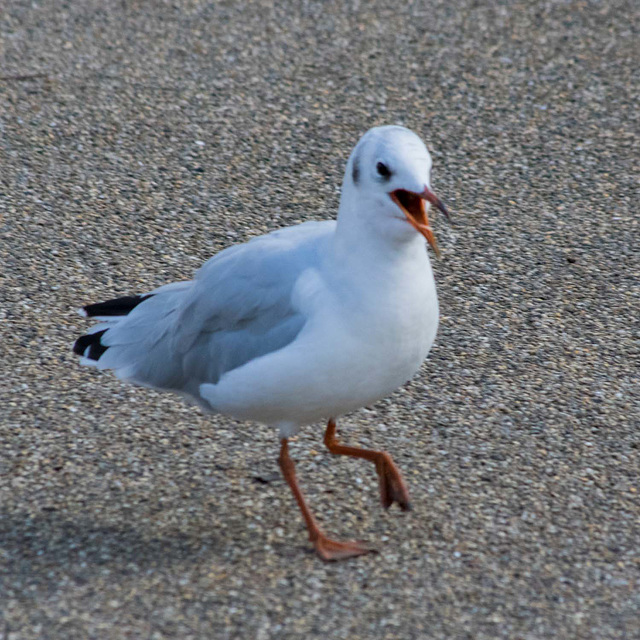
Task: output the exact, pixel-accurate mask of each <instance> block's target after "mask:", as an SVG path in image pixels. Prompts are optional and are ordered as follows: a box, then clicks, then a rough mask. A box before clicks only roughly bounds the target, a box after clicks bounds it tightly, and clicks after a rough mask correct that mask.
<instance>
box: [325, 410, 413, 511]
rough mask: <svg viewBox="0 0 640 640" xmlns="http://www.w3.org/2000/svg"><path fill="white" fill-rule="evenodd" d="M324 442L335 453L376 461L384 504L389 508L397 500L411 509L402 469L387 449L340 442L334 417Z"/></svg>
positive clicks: (381, 498) (381, 497) (401, 505)
mask: <svg viewBox="0 0 640 640" xmlns="http://www.w3.org/2000/svg"><path fill="white" fill-rule="evenodd" d="M324 444H325V446H326V447H327V449H329V451H331V453H333V454H334V455H342V456H353V457H354V458H364V459H365V460H370V461H371V462H373V463H375V465H376V471H377V472H378V479H379V481H380V500H381V502H382V506H383V507H384V508H385V509H388V508H389V507H390V506H391V505H392V504H393V503H394V502H397V503H398V504H399V505H400V508H401V509H402V510H403V511H411V502H410V501H409V492H408V491H407V487H406V485H405V483H404V480H403V479H402V476H401V475H400V471H398V467H396V465H395V463H394V461H393V459H392V458H391V456H390V455H389V454H388V453H387V452H386V451H371V450H370V449H358V448H357V447H347V446H345V445H343V444H339V443H338V439H337V438H336V421H335V420H334V419H333V418H332V419H331V420H329V424H327V430H326V432H325V434H324Z"/></svg>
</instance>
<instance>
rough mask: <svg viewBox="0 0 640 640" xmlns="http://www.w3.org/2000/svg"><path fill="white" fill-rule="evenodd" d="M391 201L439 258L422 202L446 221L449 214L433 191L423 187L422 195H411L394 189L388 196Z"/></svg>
mask: <svg viewBox="0 0 640 640" xmlns="http://www.w3.org/2000/svg"><path fill="white" fill-rule="evenodd" d="M389 195H390V196H391V199H392V200H393V201H394V202H395V203H396V204H397V205H398V206H399V207H400V208H401V209H402V211H403V213H404V215H405V216H407V220H408V221H409V222H410V223H411V225H412V226H413V228H414V229H415V230H416V231H418V232H420V233H421V234H422V235H423V236H424V237H425V238H426V239H427V242H428V243H429V244H430V245H431V248H432V249H433V250H434V251H435V254H436V256H438V258H439V257H440V249H438V243H437V242H436V237H435V235H434V233H433V229H432V228H431V226H430V225H429V218H428V217H427V210H426V207H425V204H424V201H425V200H426V201H427V202H429V203H431V204H432V205H433V206H434V207H436V208H437V209H438V210H439V211H441V212H442V213H444V215H445V216H446V218H447V220H449V212H448V211H447V209H446V208H445V206H444V205H443V204H442V202H441V201H440V199H439V198H438V197H437V196H436V194H435V193H433V191H431V190H430V189H429V188H427V187H425V190H424V191H423V192H422V193H413V192H412V191H405V190H404V189H396V190H395V191H392V192H391V193H390V194H389Z"/></svg>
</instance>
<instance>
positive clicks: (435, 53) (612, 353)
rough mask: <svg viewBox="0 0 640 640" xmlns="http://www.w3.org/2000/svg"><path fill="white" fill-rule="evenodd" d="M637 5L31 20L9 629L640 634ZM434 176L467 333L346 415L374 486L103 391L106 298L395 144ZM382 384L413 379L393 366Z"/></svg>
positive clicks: (12, 196) (0, 569) (11, 366)
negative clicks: (306, 517)
mask: <svg viewBox="0 0 640 640" xmlns="http://www.w3.org/2000/svg"><path fill="white" fill-rule="evenodd" d="M638 15H639V14H638V5H637V4H635V3H632V2H630V1H629V2H625V1H623V0H611V1H610V2H598V1H596V0H593V1H589V0H581V1H572V0H566V1H560V0H558V1H553V0H550V1H548V2H529V3H526V2H520V3H517V4H516V3H512V2H503V3H500V5H499V6H496V3H490V2H482V1H480V2H478V1H476V0H446V1H445V0H433V1H430V2H425V3H418V2H414V3H391V4H390V3H388V2H378V1H371V0H369V1H368V2H366V3H365V2H358V1H357V0H353V1H352V2H346V3H339V2H314V1H309V2H306V1H305V2H281V1H279V2H277V3H276V2H272V1H269V0H264V1H261V2H251V3H249V2H231V1H226V2H220V3H214V2H210V1H209V2H198V1H197V0H190V1H189V0H174V1H172V2H168V1H166V2H150V1H145V0H131V1H130V2H129V1H126V0H121V1H119V2H115V1H106V2H105V1H102V0H101V1H100V2H98V1H96V0H92V1H89V0H87V1H84V2H71V1H70V0H69V1H61V0H58V1H53V0H39V1H38V2H31V1H17V0H9V1H8V3H5V4H4V5H3V9H2V16H1V21H0V29H1V32H0V37H1V45H2V58H1V59H0V60H1V62H0V65H1V66H0V76H1V77H0V264H2V270H1V272H0V300H1V303H0V321H1V322H0V357H1V367H2V369H1V370H2V380H0V406H1V407H2V409H1V410H0V411H1V412H2V419H1V423H0V425H1V431H0V639H1V640H23V639H24V640H26V639H30V638H46V639H48V638H51V639H53V638H55V639H65V640H72V639H76V638H77V639H86V638H96V639H99V640H108V639H124V638H127V639H129V638H131V639H139V638H144V639H146V638H149V639H152V640H158V639H162V638H180V639H184V640H187V639H192V638H193V639H195V638H215V639H218V638H220V639H225V638H229V639H235V638H249V639H256V640H266V639H269V638H275V637H277V638H283V639H294V638H304V639H313V638H323V639H326V638H331V639H333V638H336V639H343V638H344V639H349V640H357V639H373V638H375V639H413V638H426V639H431V638H434V639H440V638H443V639H444V638H447V639H450V638H452V639H469V640H481V639H487V640H494V639H498V638H508V639H516V640H546V639H549V638H561V639H582V638H593V639H598V640H602V639H608V638H621V639H622V638H624V639H632V638H638V637H640V555H639V549H640V527H639V525H640V505H639V500H640V497H639V496H640V481H639V479H638V469H639V468H640V451H639V440H640V431H639V430H638V422H639V417H640V410H639V404H640V403H639V389H638V382H637V377H636V376H637V374H638V368H637V367H638V354H639V341H638V338H639V337H640V333H639V328H638V317H639V313H640V309H639V307H640V291H639V285H638V283H639V281H640V261H639V255H640V249H639V247H638V226H639V225H638V213H637V212H638V201H637V200H635V202H633V195H634V189H636V188H637V182H636V180H637V176H638V150H639V146H640V145H639V142H638V135H637V132H638V99H639V95H638V94H639V92H638V67H639V66H640V59H639V58H640V56H638V49H637V42H638V37H639V36H638V29H637V25H638V21H637V20H638ZM382 123H403V124H405V125H406V126H409V127H411V128H413V129H414V130H416V131H417V132H419V133H420V134H421V135H422V136H423V137H424V139H425V140H427V142H428V144H429V146H430V147H431V148H432V149H433V152H434V164H435V170H434V187H435V189H436V191H437V193H439V194H440V195H441V196H442V197H443V199H444V200H445V201H446V202H447V203H448V205H449V206H450V209H451V211H452V213H453V215H454V217H455V222H456V224H455V226H454V227H452V228H448V227H446V225H444V224H442V222H441V220H437V221H436V230H437V233H438V236H439V240H440V245H441V247H442V249H443V252H444V258H443V259H442V260H441V261H439V262H438V263H437V264H436V265H435V269H436V277H437V280H438V286H439V293H440V300H441V310H442V314H443V315H442V324H441V330H440V332H439V336H438V339H437V345H436V347H435V349H434V351H433V352H432V354H431V356H430V358H429V360H428V361H427V363H426V364H425V366H424V367H423V369H422V371H421V373H420V375H418V376H417V377H416V378H415V379H414V380H413V381H412V382H411V383H409V384H408V385H406V386H405V388H403V389H401V390H400V391H398V392H397V393H396V394H395V395H394V396H392V397H391V398H389V399H388V400H386V401H383V402H381V403H379V404H378V405H376V406H375V407H370V408H368V409H365V410H362V411H360V412H358V413H357V414H354V415H350V416H347V417H346V418H344V419H343V420H342V423H341V424H342V433H343V435H344V436H345V440H346V441H348V442H350V443H354V444H358V443H360V444H362V445H369V446H375V447H380V448H386V449H387V450H388V451H390V452H391V453H392V454H393V455H394V457H395V458H396V460H397V462H398V463H399V465H400V467H401V468H402V469H403V470H404V472H405V474H406V479H407V481H408V484H409V486H410V489H411V491H412V497H413V502H414V507H415V508H414V511H413V512H412V513H410V514H404V513H401V512H400V511H399V510H397V508H394V509H392V510H391V511H390V512H389V513H385V512H383V510H382V509H381V508H380V507H379V505H378V495H377V486H376V478H375V474H374V472H373V469H372V468H371V467H370V465H368V464H366V463H364V462H361V461H357V460H348V459H343V458H340V459H337V458H332V457H331V456H330V455H328V454H327V453H326V452H325V450H324V448H323V447H322V444H321V434H322V431H321V427H320V425H319V426H318V427H317V428H308V429H307V430H305V431H304V432H303V433H302V434H301V435H300V437H299V438H298V439H297V441H296V442H295V443H294V444H293V452H294V455H295V456H296V458H297V460H298V470H299V473H300V476H301V479H302V482H303V485H304V487H305V490H306V491H307V494H308V496H309V498H310V501H311V503H312V505H313V506H314V508H315V509H316V510H317V513H318V516H319V518H320V519H321V521H322V522H323V523H324V524H325V526H326V527H327V529H328V530H329V531H332V532H334V533H336V534H337V535H340V536H343V537H359V538H364V539H366V540H369V541H372V542H376V543H377V544H379V548H380V553H379V554H378V555H376V556H368V557H362V558H357V559H354V560H351V561H348V562H343V563H339V564H323V563H322V562H321V561H320V560H318V559H317V558H316V557H315V556H314V555H313V553H311V551H310V549H309V545H308V544H307V541H306V535H305V532H304V528H303V525H302V521H301V518H300V517H299V514H298V511H297V509H296V506H295V504H294V502H293V499H292V496H291V494H290V492H289V490H288V489H287V487H286V485H285V484H284V481H283V480H282V479H281V477H280V475H279V473H278V469H277V463H276V456H277V448H278V447H277V439H276V435H275V434H274V433H273V432H272V431H270V430H269V429H266V428H259V427H256V426H255V425H251V424H245V423H235V422H233V421H232V420H229V419H226V418H222V417H214V418H209V417H206V416H204V415H202V414H201V413H199V411H198V410H196V409H193V408H190V407H188V406H186V405H185V404H183V403H182V402H181V401H180V400H178V399H177V398H175V397H173V396H170V395H161V394H158V393H155V392H153V391H149V390H145V389H138V388H132V387H129V386H126V385H123V384H121V383H120V382H118V381H117V380H116V379H115V378H114V377H113V376H111V375H108V374H99V373H96V372H95V371H92V370H88V369H85V368H80V367H79V366H78V364H77V362H76V359H75V357H74V356H73V354H72V353H71V351H70V346H71V343H72V341H73V339H74V338H75V337H77V336H78V335H79V333H80V332H81V331H82V330H83V329H84V328H85V327H86V324H85V322H84V321H83V320H82V319H81V318H80V317H79V316H78V315H77V314H76V313H75V309H76V308H77V307H78V306H79V305H80V304H82V303H87V302H92V301H99V300H102V299H105V298H108V297H111V296H115V295H124V294H128V293H133V292H141V291H145V290H149V289H151V288H153V287H156V286H158V285H160V284H162V283H165V282H167V281H170V280H174V279H184V278H189V277H190V276H191V274H192V273H193V271H194V269H195V268H196V267H197V266H198V265H199V264H200V263H201V262H202V261H204V260H205V259H206V258H207V257H209V256H210V255H212V254H213V253H215V252H216V251H218V250H220V249H222V248H223V247H225V246H228V245H230V244H233V243H235V242H240V241H243V240H245V239H247V238H249V237H251V236H254V235H258V234H261V233H264V232H266V231H268V230H270V229H275V228H277V227H280V226H284V225H290V224H294V223H296V222H299V221H301V220H306V219H326V218H330V217H332V216H334V215H335V211H336V207H337V201H338V194H339V187H340V181H341V177H342V171H343V168H344V163H345V161H346V158H347V157H348V154H349V152H350V150H351V148H352V146H353V144H354V143H355V141H356V140H357V138H358V136H359V135H360V134H361V133H362V132H364V131H365V130H366V129H368V128H369V127H370V126H373V125H375V124H382ZM381 366H383V363H381Z"/></svg>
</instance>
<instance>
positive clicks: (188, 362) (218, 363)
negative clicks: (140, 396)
mask: <svg viewBox="0 0 640 640" xmlns="http://www.w3.org/2000/svg"><path fill="white" fill-rule="evenodd" d="M332 229H333V223H305V224H303V225H299V226H298V227H293V228H289V229H286V230H282V231H279V232H275V233H272V234H269V235H267V236H261V237H260V238H257V239H255V240H252V241H251V242H249V243H246V244H243V245H238V246H234V247H231V248H229V249H227V250H225V251H222V252H221V253H219V254H218V255H216V256H215V257H214V258H212V259H211V260H209V261H208V262H207V263H206V264H205V265H204V266H203V267H202V268H201V269H200V271H199V272H198V274H197V275H196V278H195V279H194V280H193V281H191V282H186V283H176V284H173V285H168V286H167V287H161V288H160V289H158V290H156V291H154V292H152V295H151V296H150V297H149V298H148V299H145V300H144V301H143V302H142V303H140V304H138V305H137V306H136V307H135V308H134V309H133V311H132V312H131V313H130V314H129V315H127V316H125V317H124V318H119V319H118V320H117V321H113V320H112V321H110V322H107V323H105V324H101V325H98V326H97V327H94V329H93V330H92V331H93V332H97V333H99V332H101V331H105V329H106V331H105V332H104V334H101V337H100V338H99V342H100V343H101V345H103V346H104V348H105V351H104V352H102V353H100V354H99V356H98V359H97V361H95V362H93V361H87V360H88V359H87V357H85V358H84V360H83V362H84V363H85V364H94V365H95V366H98V367H99V368H105V369H106V368H109V369H115V370H116V373H117V375H118V376H119V377H121V378H125V379H127V380H130V381H132V382H136V383H138V384H142V385H145V386H151V387H156V388H161V389H169V390H173V391H177V392H180V393H183V394H187V395H191V396H193V397H194V398H195V399H196V400H197V401H198V402H199V403H200V404H202V400H201V399H200V398H199V386H200V384H202V383H203V382H209V383H216V382H217V381H218V380H219V379H220V377H221V376H222V375H223V374H224V373H226V372H227V371H230V370H232V369H235V368H236V367H239V366H241V365H243V364H245V363H246V362H248V361H249V360H252V359H254V358H257V357H260V356H262V355H265V354H267V353H270V352H272V351H275V350H277V349H281V348H282V347H284V346H286V345H287V344H289V343H290V342H291V341H292V340H294V339H295V337H296V336H297V335H298V333H299V332H300V330H301V329H302V327H303V325H304V323H305V318H304V317H303V316H302V315H301V314H300V313H299V312H298V311H297V310H296V309H295V308H294V307H293V305H292V303H291V295H292V291H293V288H294V286H295V283H296V281H297V279H298V277H299V275H300V273H301V272H302V271H303V270H304V269H305V268H307V267H309V266H313V265H314V264H315V263H316V261H317V255H318V247H319V246H320V245H321V244H322V242H324V240H325V239H326V238H327V237H328V234H329V233H330V232H331V230H332ZM101 348H102V347H101Z"/></svg>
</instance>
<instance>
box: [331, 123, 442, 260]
mask: <svg viewBox="0 0 640 640" xmlns="http://www.w3.org/2000/svg"><path fill="white" fill-rule="evenodd" d="M425 201H426V202H428V203H430V204H432V205H434V206H435V207H437V208H438V209H439V210H440V211H442V212H443V213H444V214H445V215H447V217H448V214H447V211H446V209H445V207H444V205H443V204H442V202H440V200H439V199H438V198H437V197H436V196H435V194H434V193H433V192H432V191H431V156H430V155H429V151H427V148H426V147H425V145H424V143H423V142H422V140H420V138H419V137H418V136H417V135H416V134H415V133H413V131H410V130H409V129H405V128H404V127H398V126H386V127H375V128H374V129H370V130H369V131H367V133H365V134H364V135H363V136H362V138H360V141H359V142H358V144H357V145H356V147H355V149H354V150H353V152H352V153H351V156H350V158H349V162H348V163H347V169H346V172H345V177H344V182H343V185H342V199H341V202H340V214H339V216H338V221H339V223H341V222H342V220H343V219H344V218H346V217H349V218H352V217H354V216H355V217H357V218H358V219H357V220H349V223H350V224H356V225H358V226H361V225H365V227H366V228H367V229H370V230H371V231H373V232H374V233H376V234H381V235H382V236H384V237H387V238H389V239H392V240H394V241H398V242H402V241H409V240H411V239H414V238H415V237H416V233H420V234H422V235H423V236H424V237H425V238H426V239H427V241H428V242H429V244H430V245H431V247H432V248H433V249H434V251H435V252H436V254H437V253H438V246H437V244H436V239H435V236H434V234H433V231H432V230H431V227H430V226H429V219H428V217H427V209H426V207H425ZM345 222H346V220H345Z"/></svg>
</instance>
